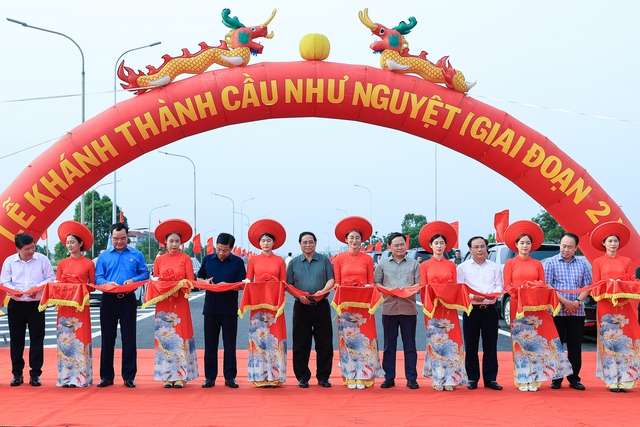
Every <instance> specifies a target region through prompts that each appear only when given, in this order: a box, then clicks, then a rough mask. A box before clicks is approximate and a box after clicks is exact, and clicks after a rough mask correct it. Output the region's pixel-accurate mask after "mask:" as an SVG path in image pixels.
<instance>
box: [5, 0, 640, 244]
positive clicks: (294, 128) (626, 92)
mask: <svg viewBox="0 0 640 427" xmlns="http://www.w3.org/2000/svg"><path fill="white" fill-rule="evenodd" d="M224 7H229V8H230V9H231V15H232V16H238V18H239V19H240V21H241V22H243V23H244V24H246V25H249V26H251V25H259V24H262V23H263V22H264V21H265V20H266V19H267V18H268V17H269V15H270V14H271V10H272V9H274V8H277V9H278V13H277V15H276V17H275V18H274V20H273V21H272V22H271V24H270V25H269V30H271V31H273V32H274V33H275V37H274V38H273V39H271V40H266V39H261V41H260V42H261V43H262V44H263V45H264V51H263V53H262V55H258V56H257V57H252V58H251V62H250V64H255V63H259V62H285V61H299V60H300V55H299V52H298V44H299V42H300V39H301V38H302V37H303V36H304V35H305V34H308V33H322V34H325V35H326V36H327V37H328V38H329V40H330V42H331V54H330V56H329V58H328V59H327V60H328V61H331V62H337V63H346V64H364V65H367V66H378V61H379V56H377V55H373V54H372V51H371V49H370V48H369V44H370V43H371V42H373V41H374V40H375V38H374V37H373V36H372V35H371V32H370V30H369V29H367V28H366V27H364V26H363V25H362V24H361V23H360V21H359V20H358V16H357V14H358V11H359V10H362V9H363V8H364V7H368V8H369V16H370V17H371V19H372V20H373V21H374V22H379V23H381V24H383V25H386V26H387V27H393V26H395V25H397V23H398V22H399V21H401V20H407V19H408V18H409V16H415V17H416V19H417V21H418V25H417V26H416V27H415V28H414V29H413V30H412V31H411V34H409V35H408V36H407V37H406V38H407V40H408V42H409V43H410V46H411V48H412V52H414V53H418V52H420V51H421V50H425V51H427V52H429V58H430V59H431V60H432V61H434V62H435V61H436V60H437V59H439V58H440V57H441V56H444V55H449V57H450V58H449V59H450V61H451V63H452V64H453V66H454V67H455V68H456V69H459V70H461V71H462V72H463V73H464V74H465V76H466V78H467V80H471V81H473V80H477V82H478V83H477V85H476V87H475V88H473V89H472V90H471V91H470V93H469V96H471V97H473V98H475V99H477V100H479V101H481V102H484V103H487V104H489V105H491V106H493V107H495V108H498V109H501V110H503V111H506V112H507V113H509V114H511V115H512V116H514V117H515V118H517V119H518V120H520V121H522V122H523V123H524V124H526V125H528V126H530V127H532V128H533V129H535V130H537V131H538V132H540V133H542V134H543V135H545V136H547V137H548V138H549V139H551V140H552V141H553V142H554V143H555V144H556V145H557V146H558V147H560V149H562V150H563V151H564V152H565V153H567V154H568V155H569V156H571V157H572V158H573V159H574V160H575V161H577V162H578V163H579V164H580V165H581V166H582V167H584V168H586V169H587V171H588V172H589V173H590V174H591V176H592V177H593V178H594V179H595V180H596V181H597V182H598V183H599V184H600V185H601V186H602V187H603V188H604V189H605V191H607V192H608V193H609V195H611V197H612V198H613V199H614V200H615V201H616V202H617V203H618V204H619V205H621V206H622V209H623V210H624V212H625V214H626V215H627V217H628V218H629V219H630V220H631V222H632V225H634V224H638V223H640V200H639V198H638V197H637V189H636V185H635V184H634V182H635V178H634V172H635V171H636V170H637V163H638V158H640V156H638V154H639V153H640V149H639V148H638V142H639V141H638V139H639V138H638V135H639V133H640V125H639V122H640V115H639V114H638V112H639V111H640V101H639V100H638V95H639V94H640V89H639V88H638V84H639V83H638V80H639V78H638V77H639V76H640V56H639V55H638V44H639V41H640V29H638V23H637V17H638V16H640V3H639V2H637V1H632V0H629V1H616V0H613V1H610V2H608V3H606V4H605V3H603V2H596V1H563V2H558V1H557V0H556V1H550V0H539V1H535V2H534V1H526V2H521V1H506V0H505V1H498V0H489V1H485V0H483V1H470V0H469V1H460V0H458V1H455V0H454V1H446V2H434V1H424V2H389V1H378V0H369V1H368V2H364V3H362V4H357V3H356V2H345V1H335V0H325V1H322V2H317V3H316V2H304V1H299V0H298V1H289V0H279V1H273V2H265V1H255V0H244V1H227V2H225V3H220V2H211V1H204V0H183V1H180V2H170V1H165V0H160V1H157V2H153V3H149V2H142V1H138V0H128V1H122V0H112V1H110V2H88V1H75V0H68V1H52V0H46V1H45V0H42V1H32V0H24V1H19V2H18V1H12V2H4V3H3V7H2V13H3V14H4V15H3V16H2V18H3V19H2V21H1V22H0V47H1V49H2V59H1V60H0V61H1V62H0V63H1V64H2V66H1V67H0V80H1V81H2V82H3V84H2V90H1V91H0V125H1V126H0V128H1V131H2V139H1V142H0V170H1V171H2V173H1V174H0V186H2V188H6V187H7V186H8V185H9V184H10V183H11V182H12V181H13V180H14V179H15V177H16V176H17V175H18V174H19V173H20V172H21V171H22V170H23V169H24V168H25V167H26V166H27V165H28V164H29V163H30V162H31V161H32V160H33V159H35V158H36V157H37V156H38V155H39V154H41V153H42V152H43V151H44V150H45V149H46V148H48V147H50V146H51V145H52V144H53V143H54V142H55V141H56V140H58V139H59V138H60V137H61V136H62V135H64V134H65V133H66V132H68V131H70V130H71V129H73V128H74V127H76V126H77V125H78V124H80V122H81V97H80V96H79V94H80V91H81V84H80V83H81V73H80V70H81V62H80V54H79V51H78V49H77V48H76V47H75V46H74V45H73V44H72V43H71V42H70V41H69V40H66V39H64V38H63V37H60V36H57V35H53V34H48V33H44V32H41V31H36V30H33V29H30V28H23V27H21V26H19V25H16V24H13V23H10V22H8V21H6V20H5V19H4V18H6V17H10V18H14V19H17V20H21V21H25V22H27V23H28V24H29V25H33V26H37V27H42V28H47V29H50V30H54V31H58V32H62V33H65V34H67V35H68V36H70V37H72V38H73V39H74V40H75V41H76V42H77V43H78V44H79V45H80V47H81V48H82V49H83V51H84V55H85V69H86V94H87V95H86V118H87V119H89V118H91V117H93V116H95V115H97V114H99V113H101V112H102V111H104V110H105V109H107V108H109V106H110V105H112V104H113V99H114V94H113V86H114V67H115V65H116V64H115V62H116V59H117V58H118V57H119V56H120V55H121V54H122V53H123V52H125V51H126V50H128V49H132V48H135V47H138V46H143V45H146V44H150V43H153V42H156V41H161V42H162V44H161V45H159V46H155V47H151V48H147V49H142V50H139V51H135V52H131V53H129V54H127V55H126V56H125V60H126V64H127V65H128V66H130V67H132V68H134V69H136V70H137V69H144V67H145V66H146V65H148V64H151V65H155V66H159V65H160V64H161V63H162V59H161V56H162V55H163V54H165V53H166V54H169V55H171V56H178V55H180V53H181V49H182V48H188V49H189V50H191V51H192V52H195V51H197V50H198V43H200V42H202V41H205V42H207V43H209V44H210V45H216V44H217V43H218V40H220V39H223V38H224V35H225V34H226V33H227V28H226V27H224V26H223V24H222V23H221V22H220V21H221V18H220V13H221V10H222V9H223V8H224ZM217 68H220V67H219V66H217V65H214V66H213V67H212V68H211V69H212V70H215V69H217ZM119 87H120V86H119V85H118V88H119ZM132 96H134V95H132V94H129V93H126V92H124V91H122V90H118V91H117V99H118V100H119V101H121V100H125V99H128V98H131V97H132ZM565 111H568V112H565ZM598 116H604V117H606V118H600V117H598ZM38 144H40V145H38ZM36 145H38V146H37V147H35V148H32V149H29V150H26V151H23V152H21V153H19V154H15V155H11V156H10V154H11V153H14V152H16V151H18V150H20V149H23V148H25V147H31V146H36ZM434 148H435V144H434V143H432V142H430V141H426V140H423V139H420V138H417V137H415V136H412V135H408V134H405V133H402V132H399V131H395V130H390V129H386V128H381V127H376V126H371V125H366V124H363V123H359V122H350V121H341V120H326V119H280V120H268V121H260V122H253V123H248V124H241V125H236V126H227V127H225V128H222V129H218V130H214V131H210V132H206V133H203V134H200V135H196V136H192V137H189V138H186V139H183V140H180V141H177V142H175V143H173V144H171V145H169V146H166V147H163V148H162V149H161V150H162V151H167V152H170V153H174V154H179V155H183V156H188V157H189V158H191V159H192V160H193V161H194V163H195V165H196V170H197V229H198V232H199V233H200V234H201V235H202V236H203V241H204V238H205V237H210V236H214V237H215V236H216V235H217V234H218V233H219V232H222V231H226V232H233V228H234V224H233V222H232V206H231V202H230V201H229V200H227V199H225V198H220V197H216V196H213V195H211V192H214V193H219V194H223V195H225V196H228V197H230V198H232V199H233V200H234V202H235V209H236V211H238V212H239V211H240V209H241V207H242V208H243V212H244V213H245V214H246V215H247V216H248V218H249V220H250V221H251V222H253V221H255V220H256V219H258V218H261V217H268V218H274V219H276V220H278V221H280V222H281V223H282V224H283V225H284V226H285V228H286V230H287V233H288V239H287V242H286V243H285V245H284V246H283V248H281V249H280V250H279V251H278V252H279V253H280V254H283V255H284V254H286V252H288V251H292V252H294V253H299V252H300V250H299V246H298V244H297V237H298V234H299V232H301V231H303V230H311V231H314V232H315V233H316V235H317V236H318V239H319V245H318V247H319V248H320V249H321V250H325V249H326V248H327V246H329V247H331V248H332V249H333V250H335V249H336V248H337V247H338V245H339V242H338V241H337V239H336V238H335V237H334V232H333V230H334V226H335V223H336V222H338V221H339V220H340V219H341V218H342V217H344V216H345V213H344V211H346V212H347V213H348V214H349V215H362V216H365V217H369V216H370V210H371V211H372V214H373V225H374V229H375V230H377V231H378V232H379V234H380V235H386V234H387V233H389V232H392V231H398V230H399V229H400V223H401V221H402V219H403V217H404V215H405V214H406V213H416V214H423V215H425V216H426V217H427V219H428V220H429V221H431V220H433V219H434V217H435V215H436V210H435V208H434V206H435V200H434V155H435V150H434ZM437 168H438V180H437V182H438V192H437V194H438V197H437V219H440V220H445V221H448V222H452V221H459V222H460V241H461V242H466V240H467V239H468V238H469V237H470V236H472V235H476V234H481V235H488V234H489V233H492V232H494V230H493V215H494V214H495V213H496V212H498V211H501V210H503V209H509V210H510V212H511V220H512V221H514V220H518V219H530V218H531V217H533V216H535V215H536V214H538V213H539V212H540V210H541V206H539V205H538V203H536V202H535V201H534V200H533V199H531V197H529V196H528V195H527V194H525V193H524V192H523V191H521V190H520V189H518V188H517V187H516V186H515V185H514V184H512V183H511V182H510V181H508V180H507V179H505V178H503V177H502V176H500V175H499V174H498V173H496V172H494V171H493V170H491V169H488V168H486V167H484V166H482V165H480V164H479V163H477V162H476V161H474V160H471V159H469V158H467V157H465V156H463V155H461V154H459V153H457V152H454V151H451V150H449V149H447V148H444V147H441V146H438V148H437ZM118 179H119V180H120V182H119V183H118V193H117V203H118V205H120V206H121V207H122V209H123V211H124V212H125V214H126V216H127V218H128V221H129V225H130V228H132V229H136V228H145V227H148V226H149V220H150V219H151V225H152V228H154V227H155V225H156V224H157V223H158V220H162V219H166V218H170V217H178V218H183V219H185V220H187V221H189V222H191V223H193V220H194V218H193V216H194V215H193V168H192V166H191V163H189V162H188V161H187V160H185V159H180V158H176V157H170V156H166V155H163V154H159V153H157V152H156V151H154V152H151V153H148V154H146V155H144V156H142V157H140V158H138V159H136V160H134V161H132V162H131V163H129V164H127V165H126V166H124V167H122V168H121V169H120V170H119V171H118ZM112 181H113V175H108V176H106V177H105V178H104V179H103V180H102V181H101V182H100V183H99V184H97V185H100V184H102V183H108V182H112ZM354 184H357V185H361V186H364V187H367V188H368V189H369V190H370V191H371V194H372V198H371V200H372V206H371V207H370V199H369V193H368V192H367V190H366V189H363V188H358V187H356V186H354ZM94 188H95V187H94ZM98 191H99V192H100V193H101V194H103V193H107V195H109V196H110V197H113V188H112V186H111V185H104V186H102V187H100V188H99V189H98ZM254 197H255V199H254V200H250V201H247V202H245V203H244V204H242V202H243V201H245V200H248V199H251V198H254ZM76 202H77V201H74V203H73V204H72V205H71V206H70V207H69V208H68V209H67V210H66V211H65V212H64V213H63V214H62V215H61V216H60V217H59V218H58V219H57V220H56V221H55V222H54V224H53V225H52V226H51V227H50V229H49V234H50V235H51V239H50V242H49V246H50V249H52V248H53V245H54V244H55V243H56V242H57V238H55V237H54V235H55V234H56V233H55V230H57V226H58V224H59V223H60V222H62V221H64V220H67V219H71V218H72V216H73V211H72V209H73V206H75V204H76ZM165 204H169V206H168V207H165V208H161V209H156V210H153V209H154V208H156V207H158V206H162V205H165ZM152 210H153V212H151V211H152ZM241 228H242V231H241ZM246 232H247V218H245V217H241V216H240V215H235V235H236V237H237V241H238V244H241V243H242V242H243V241H244V245H245V247H247V246H248V245H249V244H248V239H247V237H246ZM243 235H244V237H243Z"/></svg>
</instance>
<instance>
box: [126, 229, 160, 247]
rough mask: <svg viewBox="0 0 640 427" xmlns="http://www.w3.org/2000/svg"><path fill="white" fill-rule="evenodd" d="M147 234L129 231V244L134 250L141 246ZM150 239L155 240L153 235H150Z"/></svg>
mask: <svg viewBox="0 0 640 427" xmlns="http://www.w3.org/2000/svg"><path fill="white" fill-rule="evenodd" d="M147 234H148V233H147V232H142V231H135V230H134V231H129V235H128V236H129V244H130V245H131V246H133V247H134V248H135V247H136V246H138V245H139V244H141V243H142V241H143V240H146V239H147ZM151 238H152V239H154V238H155V237H154V234H153V233H151Z"/></svg>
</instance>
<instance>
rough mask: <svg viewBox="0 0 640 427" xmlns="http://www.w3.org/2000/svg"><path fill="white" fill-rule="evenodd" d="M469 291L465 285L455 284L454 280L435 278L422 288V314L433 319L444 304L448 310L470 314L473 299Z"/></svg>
mask: <svg viewBox="0 0 640 427" xmlns="http://www.w3.org/2000/svg"><path fill="white" fill-rule="evenodd" d="M468 289H469V288H468V287H467V286H465V285H464V284H458V283H454V282H453V280H450V279H449V280H441V279H439V278H435V279H433V280H431V281H430V282H429V284H427V285H425V286H423V287H422V288H421V292H420V295H421V296H422V312H423V313H424V314H425V315H426V316H427V317H429V318H433V315H434V313H435V311H436V308H437V307H438V304H442V305H443V306H444V307H446V308H448V309H451V310H462V311H464V312H465V313H467V314H469V313H470V312H471V299H470V298H469V290H468Z"/></svg>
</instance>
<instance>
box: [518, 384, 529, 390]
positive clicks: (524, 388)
mask: <svg viewBox="0 0 640 427" xmlns="http://www.w3.org/2000/svg"><path fill="white" fill-rule="evenodd" d="M518 390H520V391H529V387H528V386H526V385H523V386H522V387H518Z"/></svg>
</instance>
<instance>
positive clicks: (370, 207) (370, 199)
mask: <svg viewBox="0 0 640 427" xmlns="http://www.w3.org/2000/svg"><path fill="white" fill-rule="evenodd" d="M353 185H354V186H356V187H360V188H364V189H365V190H367V191H368V192H369V221H371V223H372V224H373V198H372V197H371V190H369V189H368V188H367V187H365V186H364V185H358V184H353Z"/></svg>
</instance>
